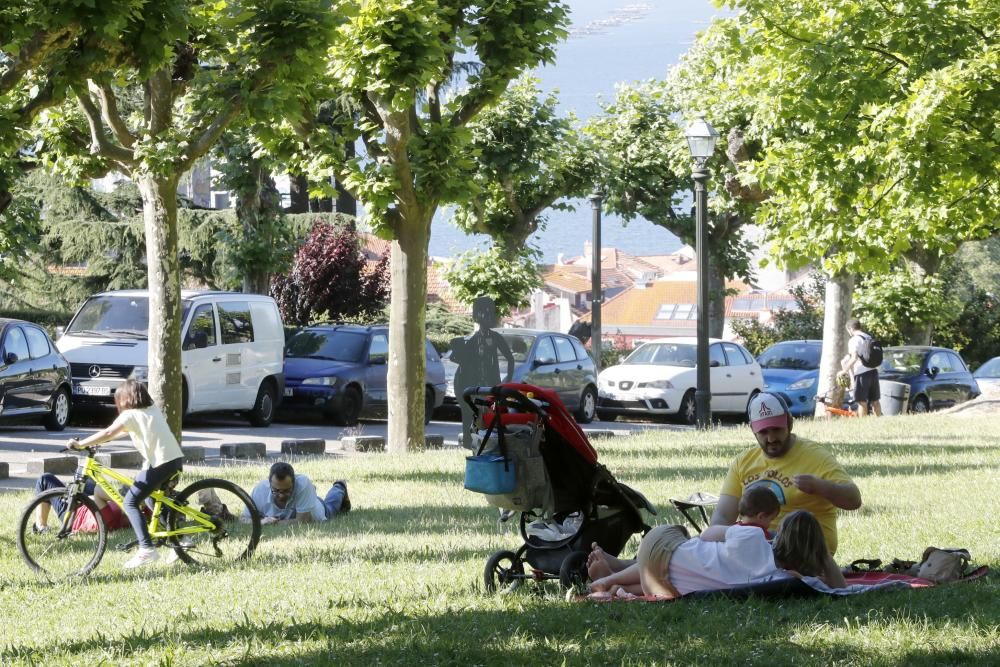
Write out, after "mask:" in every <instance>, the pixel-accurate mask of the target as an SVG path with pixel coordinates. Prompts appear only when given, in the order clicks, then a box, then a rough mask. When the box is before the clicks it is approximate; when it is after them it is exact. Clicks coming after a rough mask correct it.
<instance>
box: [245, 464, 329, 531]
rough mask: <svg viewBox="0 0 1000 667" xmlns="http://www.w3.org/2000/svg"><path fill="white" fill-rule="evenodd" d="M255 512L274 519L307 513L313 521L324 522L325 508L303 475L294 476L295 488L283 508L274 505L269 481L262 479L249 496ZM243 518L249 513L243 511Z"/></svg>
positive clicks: (310, 481)
mask: <svg viewBox="0 0 1000 667" xmlns="http://www.w3.org/2000/svg"><path fill="white" fill-rule="evenodd" d="M250 497H251V498H252V499H253V502H254V505H256V506H257V511H258V512H260V515H261V516H262V517H264V516H270V517H274V518H275V519H294V518H295V517H296V516H297V515H298V514H299V513H300V512H309V514H311V515H312V519H313V521H326V506H325V505H323V501H322V500H320V499H319V496H317V495H316V487H315V486H313V483H312V480H311V479H309V478H308V477H307V476H305V475H300V474H296V475H295V486H294V487H293V491H292V497H291V498H289V499H288V502H287V503H285V506H284V507H278V506H277V505H275V504H274V497H273V496H272V495H271V480H270V479H262V480H261V481H260V483H258V484H257V486H255V487H254V489H253V493H251V494H250ZM243 514H244V516H249V515H250V513H249V512H248V511H246V510H245V509H244V511H243Z"/></svg>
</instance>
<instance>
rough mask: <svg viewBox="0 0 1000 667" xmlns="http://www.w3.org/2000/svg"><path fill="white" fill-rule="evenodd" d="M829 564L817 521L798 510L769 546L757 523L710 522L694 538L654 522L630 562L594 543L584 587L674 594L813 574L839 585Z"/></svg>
mask: <svg viewBox="0 0 1000 667" xmlns="http://www.w3.org/2000/svg"><path fill="white" fill-rule="evenodd" d="M830 563H831V559H829V557H828V552H827V548H826V540H825V539H824V537H823V529H822V528H821V527H820V525H819V522H818V521H817V520H816V517H814V516H813V515H812V514H810V513H809V512H806V511H804V510H799V511H796V512H792V513H791V514H789V515H788V516H786V517H785V520H784V521H782V522H781V529H780V530H779V531H778V536H777V537H776V538H775V539H774V547H773V549H772V547H771V545H770V544H769V543H768V542H767V537H766V536H765V534H764V532H763V531H762V530H761V529H760V528H758V527H756V526H754V525H742V526H741V525H738V524H737V525H733V526H713V527H712V528H711V529H710V530H706V531H705V533H702V535H701V536H699V537H696V538H690V537H688V534H687V530H686V529H685V528H684V527H683V526H658V527H656V528H654V529H653V530H651V531H649V533H647V534H646V536H645V537H643V538H642V542H641V543H640V545H639V557H638V559H637V560H636V561H635V562H634V563H631V564H630V563H628V562H626V561H621V560H619V559H617V558H613V557H611V556H609V555H608V554H605V553H604V552H603V551H601V550H600V547H595V549H594V554H593V556H592V557H591V561H590V574H591V578H592V579H594V581H593V583H592V584H591V587H590V589H591V591H592V592H593V593H597V594H599V595H600V596H601V597H603V596H604V595H610V596H613V595H615V594H616V593H617V592H618V590H619V589H621V590H623V591H625V592H627V593H631V594H633V595H656V596H662V597H670V598H675V597H680V596H682V595H686V594H688V593H692V592H694V591H702V590H718V589H724V588H735V587H737V586H743V585H745V584H757V583H763V582H766V581H773V580H775V579H782V578H786V577H788V576H795V577H806V576H808V577H818V578H819V579H820V580H822V581H823V583H825V584H826V585H827V586H829V587H831V588H843V587H844V586H846V585H847V584H846V582H845V581H844V576H843V574H841V572H840V570H838V569H837V568H836V566H831V565H830ZM595 577H596V578H595Z"/></svg>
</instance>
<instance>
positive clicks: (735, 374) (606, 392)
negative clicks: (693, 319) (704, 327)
mask: <svg viewBox="0 0 1000 667" xmlns="http://www.w3.org/2000/svg"><path fill="white" fill-rule="evenodd" d="M708 357H709V360H710V365H711V371H710V382H711V389H712V404H711V406H712V414H720V413H728V414H746V409H747V404H748V403H749V402H750V399H751V398H752V397H753V395H754V394H756V393H757V392H759V391H762V390H763V388H764V380H763V377H764V376H763V373H762V372H761V369H760V365H759V364H758V363H757V360H756V359H754V358H753V356H752V355H751V354H750V353H749V352H747V350H746V349H745V348H744V347H743V346H742V345H739V344H737V343H730V342H728V341H722V340H719V339H717V338H711V339H709V348H708ZM697 358H698V342H697V339H695V338H660V339H657V340H653V341H650V342H648V343H645V344H643V345H642V346H640V347H638V348H636V350H635V351H633V352H632V354H630V355H629V356H628V357H627V358H626V359H625V360H624V361H623V362H622V363H620V364H618V365H617V366H612V367H610V368H608V369H606V370H604V371H601V375H600V378H599V380H598V400H597V415H598V417H599V418H600V419H604V420H612V419H614V418H615V417H618V416H620V415H638V416H671V417H673V416H676V417H677V418H678V419H679V420H680V421H682V422H684V423H686V424H694V423H695V402H694V392H695V387H696V386H697V384H698V371H697V368H696V364H697Z"/></svg>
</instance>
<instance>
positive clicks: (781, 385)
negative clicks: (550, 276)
mask: <svg viewBox="0 0 1000 667" xmlns="http://www.w3.org/2000/svg"><path fill="white" fill-rule="evenodd" d="M181 318H182V353H181V355H182V382H183V388H182V395H183V412H184V414H185V415H188V414H193V413H199V412H210V411H239V412H242V413H244V414H245V415H246V416H247V417H248V419H249V420H250V421H251V423H253V424H254V425H257V426H266V425H268V424H270V423H271V420H272V419H273V418H274V416H275V414H276V412H277V411H278V409H279V408H280V409H281V410H282V411H285V412H288V413H303V412H311V413H316V414H319V415H322V416H324V417H326V418H328V419H330V420H331V421H332V422H333V423H335V424H338V425H343V426H349V425H353V424H356V423H357V421H358V420H359V419H361V418H384V417H385V416H386V413H387V410H388V394H387V379H386V375H387V369H388V366H387V360H388V349H389V343H388V340H389V339H388V335H389V332H388V327H386V326H359V325H346V324H323V325H316V326H311V327H307V328H305V329H302V330H300V331H299V332H297V333H296V334H295V335H294V336H292V337H291V338H290V339H289V340H288V341H287V344H286V343H285V340H284V331H283V327H282V323H281V317H280V315H279V313H278V310H277V306H276V305H275V303H274V300H273V299H271V298H270V297H267V296H261V295H251V294H239V293H233V292H213V291H202V292H194V291H184V292H182V294H181ZM148 330H149V297H148V294H147V293H146V292H145V291H143V290H128V291H116V292H105V293H102V294H97V295H94V296H92V297H91V298H89V299H88V300H87V301H86V302H85V303H84V304H83V305H82V306H81V307H80V309H79V310H78V311H77V313H76V314H75V315H74V317H73V319H72V320H71V321H70V324H69V326H68V327H67V328H66V330H65V331H64V332H61V333H62V335H61V336H60V337H59V338H58V340H57V342H56V343H55V344H53V342H52V340H51V339H50V338H49V336H48V334H47V333H46V332H45V330H44V329H43V328H41V327H39V326H38V325H35V324H32V323H30V322H24V321H21V320H12V319H0V353H2V359H0V360H2V362H3V363H2V365H0V421H37V422H40V423H42V424H44V425H45V427H46V428H48V429H51V430H62V429H63V428H65V426H66V424H67V422H68V421H69V416H70V410H71V405H73V404H75V405H84V406H86V405H102V406H113V402H114V398H113V397H114V391H115V389H116V388H117V387H118V386H119V385H120V384H121V383H122V382H124V381H125V380H126V379H129V378H132V379H137V380H145V379H146V378H147V375H148V361H147V359H148V341H147V335H148ZM494 331H496V332H497V333H499V334H501V335H502V336H503V337H504V339H505V340H506V342H507V344H508V345H509V347H510V349H511V352H512V354H513V358H514V364H515V367H514V369H513V371H512V381H514V382H520V383H527V384H534V385H538V386H541V387H544V388H547V389H551V390H553V391H555V392H557V393H558V394H559V396H560V397H561V398H562V399H563V402H564V403H565V404H566V406H567V408H569V409H570V410H571V411H572V412H574V414H575V416H576V418H577V420H578V421H579V422H581V423H587V422H590V421H591V420H593V419H594V417H595V416H597V417H600V418H601V419H605V420H612V419H615V418H617V417H620V416H624V417H627V416H645V417H670V418H675V419H678V420H680V421H681V422H684V423H689V424H691V423H694V422H695V417H696V408H695V388H696V386H697V368H696V367H697V363H696V362H697V341H696V339H694V338H663V339H657V340H653V341H650V342H648V343H645V344H643V345H641V346H639V347H638V348H636V349H635V350H634V351H633V352H632V353H631V354H629V355H628V357H626V358H625V359H624V360H623V361H622V362H621V363H620V364H618V365H616V366H612V367H610V368H607V369H605V370H604V371H602V372H601V374H600V376H599V377H598V376H597V375H596V368H595V364H594V361H593V359H592V358H591V356H590V354H589V352H588V351H587V350H586V349H585V348H584V347H583V345H582V343H580V341H579V340H578V339H577V338H576V337H574V336H570V335H567V334H561V333H556V332H551V331H539V330H532V329H510V328H498V329H494ZM425 352H426V364H427V375H426V377H427V380H426V387H425V413H426V415H427V419H430V416H431V414H432V413H433V412H434V411H435V409H436V408H439V407H441V406H442V405H444V406H454V405H455V404H456V400H457V399H456V388H455V387H454V377H455V369H456V366H455V364H454V363H452V362H451V361H450V360H449V359H448V358H447V355H446V356H445V358H444V359H442V358H441V357H440V356H439V355H438V353H437V351H436V350H435V349H434V347H433V346H432V345H431V343H430V342H429V341H425ZM821 353H822V341H819V340H799V341H783V342H780V343H776V344H774V345H772V346H771V347H769V348H768V349H767V350H765V351H764V352H763V353H762V354H761V355H760V356H759V357H758V358H757V359H754V358H753V356H752V355H751V354H750V353H749V352H748V351H747V350H746V348H744V347H743V346H741V345H739V344H737V343H733V342H729V341H723V340H718V339H711V340H710V342H709V362H710V363H709V365H710V371H709V373H710V380H711V389H712V403H711V405H712V411H713V414H744V413H745V412H746V408H747V405H748V403H749V401H750V399H752V398H753V396H754V395H755V394H756V393H758V392H760V391H763V390H767V391H772V392H775V393H778V394H781V395H782V396H783V397H784V398H785V399H786V401H787V403H788V404H789V407H790V409H791V412H792V414H793V415H796V416H805V415H811V414H813V412H814V410H815V398H816V389H817V384H818V378H819V363H820V356H821ZM498 370H499V371H500V376H501V377H506V373H507V369H506V360H505V359H501V362H500V368H499V369H498ZM879 376H880V378H881V379H883V380H886V381H894V382H902V383H905V384H907V385H908V386H909V387H910V393H909V403H908V408H909V410H910V411H911V412H926V411H928V410H935V409H939V408H944V407H948V406H950V405H954V404H956V403H960V402H962V401H966V400H969V399H971V398H974V397H976V396H978V395H979V394H980V391H981V387H991V388H995V391H1000V357H997V358H994V359H991V360H989V361H988V362H986V363H985V364H983V365H982V366H981V367H980V368H979V369H978V370H977V371H976V373H975V374H972V373H970V372H969V369H968V366H967V365H966V364H965V362H964V361H963V360H962V358H961V356H960V355H959V354H958V353H957V352H955V351H953V350H949V349H946V348H941V347H933V346H899V347H887V348H885V350H884V354H883V362H882V365H881V366H880V368H879Z"/></svg>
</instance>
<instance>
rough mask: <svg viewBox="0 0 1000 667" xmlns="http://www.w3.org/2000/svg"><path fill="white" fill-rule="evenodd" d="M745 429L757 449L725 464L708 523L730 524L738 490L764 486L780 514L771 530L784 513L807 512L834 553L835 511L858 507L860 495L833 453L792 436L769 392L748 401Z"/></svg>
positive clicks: (780, 406)
mask: <svg viewBox="0 0 1000 667" xmlns="http://www.w3.org/2000/svg"><path fill="white" fill-rule="evenodd" d="M748 414H749V417H750V428H751V429H752V430H753V432H754V436H755V437H756V438H757V444H758V445H759V447H753V448H751V449H748V450H747V451H745V452H743V453H742V454H740V455H739V456H737V457H736V459H734V460H733V462H732V463H731V464H730V466H729V472H728V473H727V474H726V480H725V481H724V482H723V483H722V493H721V494H720V496H719V504H718V505H717V506H716V508H715V512H714V513H713V514H712V524H713V525H723V526H725V525H730V524H732V523H734V522H735V521H736V519H737V518H738V516H737V515H738V514H739V509H738V508H739V501H740V496H742V495H743V492H744V491H745V490H746V489H747V488H749V487H752V486H758V485H763V486H766V487H767V488H769V489H770V490H771V491H772V492H774V495H776V496H777V497H778V501H779V503H780V504H781V511H780V512H779V513H778V516H777V518H775V519H774V521H773V522H772V523H771V531H772V532H773V531H776V530H777V529H778V528H779V527H780V525H781V520H782V519H783V518H784V517H785V515H786V514H788V513H790V512H793V511H795V510H807V511H809V512H811V513H812V514H813V515H815V517H816V519H817V520H818V521H819V523H820V525H821V526H822V527H823V535H824V537H825V538H826V546H827V549H828V550H829V551H830V555H831V556H832V555H833V554H835V553H836V552H837V509H838V508H839V509H844V510H856V509H858V508H859V507H861V492H860V491H859V490H858V487H857V485H855V484H854V482H853V481H852V480H851V478H850V476H849V475H848V474H847V473H846V472H845V471H844V469H843V467H841V465H840V464H839V463H838V462H837V459H836V458H834V456H833V454H831V453H830V452H829V451H827V450H826V449H825V448H824V447H822V446H821V445H818V444H816V443H815V442H811V441H808V440H803V439H801V438H798V437H796V436H795V435H793V434H792V416H791V414H789V412H788V408H787V407H786V406H785V404H784V402H783V401H782V400H781V399H780V398H778V397H777V396H775V395H774V394H770V393H766V392H764V393H760V394H757V396H755V397H754V399H753V400H752V401H750V407H749V409H748Z"/></svg>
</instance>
